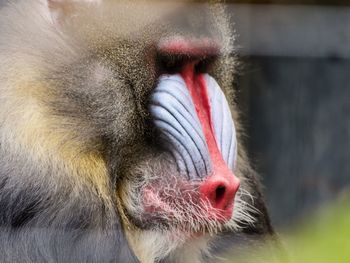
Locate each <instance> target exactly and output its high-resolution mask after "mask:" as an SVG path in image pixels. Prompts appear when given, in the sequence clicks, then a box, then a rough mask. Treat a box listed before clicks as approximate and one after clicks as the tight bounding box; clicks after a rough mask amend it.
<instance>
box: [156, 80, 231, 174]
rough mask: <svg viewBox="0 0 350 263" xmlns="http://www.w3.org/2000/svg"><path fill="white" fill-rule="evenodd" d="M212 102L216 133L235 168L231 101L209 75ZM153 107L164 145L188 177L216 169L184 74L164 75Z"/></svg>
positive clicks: (157, 89)
mask: <svg viewBox="0 0 350 263" xmlns="http://www.w3.org/2000/svg"><path fill="white" fill-rule="evenodd" d="M205 79H206V81H207V86H208V94H209V97H210V104H211V115H212V124H213V130H214V133H215V134H214V137H215V139H216V141H217V144H218V148H219V150H220V151H221V153H222V155H223V159H224V160H225V162H226V163H227V164H228V166H229V168H230V169H232V170H233V169H234V165H235V164H234V163H235V158H236V150H237V149H236V138H235V137H236V133H235V127H234V124H233V121H232V117H231V113H230V110H229V107H228V103H227V101H226V98H225V96H224V94H223V93H222V91H221V89H220V87H219V86H218V85H217V83H216V81H215V80H214V79H213V78H211V77H210V76H209V75H205ZM149 110H150V113H151V116H152V119H153V123H154V125H155V127H156V128H157V129H158V131H159V134H160V140H161V143H162V145H163V147H164V148H165V149H166V150H167V151H168V152H170V153H171V154H172V156H173V157H174V159H175V160H176V163H177V166H178V169H179V172H180V173H181V174H182V175H184V176H186V177H187V178H188V179H198V178H203V177H205V176H207V175H209V174H211V172H212V163H211V160H210V155H209V150H208V146H207V143H206V140H205V136H204V133H203V130H202V126H201V123H200V121H199V119H198V116H197V113H196V110H195V107H194V104H193V101H192V98H191V96H190V93H189V91H188V89H187V87H186V83H185V81H184V80H183V78H182V77H181V75H179V74H176V75H163V76H161V77H160V79H159V82H158V85H157V87H156V88H155V90H154V92H153V94H152V96H151V99H150V106H149Z"/></svg>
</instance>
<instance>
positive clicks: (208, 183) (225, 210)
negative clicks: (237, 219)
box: [200, 175, 239, 220]
mask: <svg viewBox="0 0 350 263" xmlns="http://www.w3.org/2000/svg"><path fill="white" fill-rule="evenodd" d="M238 188H239V180H238V178H236V177H235V176H232V177H224V176H222V175H214V176H211V177H209V178H207V180H205V181H204V182H203V183H202V185H201V186H200V193H201V197H202V198H203V200H207V201H208V202H209V204H210V207H211V208H212V209H213V210H211V211H212V213H213V215H214V216H217V217H218V218H221V219H225V220H229V219H230V218H231V216H232V212H233V201H234V197H235V194H236V192H237V190H238Z"/></svg>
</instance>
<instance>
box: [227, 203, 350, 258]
mask: <svg viewBox="0 0 350 263" xmlns="http://www.w3.org/2000/svg"><path fill="white" fill-rule="evenodd" d="M310 214H313V215H311V216H309V217H308V218H307V219H305V220H302V222H301V223H299V224H296V226H294V227H291V228H290V229H288V230H287V231H285V232H284V233H282V234H280V237H281V240H282V243H283V247H284V248H285V251H284V250H283V251H281V250H279V249H278V248H271V246H266V247H261V248H255V249H251V248H250V249H249V250H248V251H246V253H244V254H243V255H241V256H240V257H238V258H237V256H235V257H226V258H228V259H229V260H228V261H227V262H228V263H289V262H290V263H314V262H315V263H350V199H349V198H347V199H346V200H344V199H343V201H339V202H337V203H335V204H333V205H329V206H325V207H324V208H322V209H320V210H319V211H317V212H314V213H311V212H310ZM225 262H226V261H225Z"/></svg>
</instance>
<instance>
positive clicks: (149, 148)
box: [50, 1, 251, 238]
mask: <svg viewBox="0 0 350 263" xmlns="http://www.w3.org/2000/svg"><path fill="white" fill-rule="evenodd" d="M51 2H52V3H51V6H50V8H51V10H52V11H53V14H54V16H53V17H54V19H55V21H56V22H55V23H56V27H57V28H58V30H60V31H62V33H63V35H64V36H65V37H68V39H69V41H71V43H72V45H71V46H72V47H76V50H73V51H72V53H73V54H74V55H72V57H68V58H66V59H67V60H68V61H69V63H68V64H69V65H70V66H69V67H66V68H65V70H63V73H61V74H64V75H65V76H64V79H65V80H67V82H66V83H61V84H59V87H58V88H57V90H56V91H54V92H55V93H57V94H56V95H55V98H57V97H61V99H62V100H65V103H62V104H57V103H56V104H54V105H55V110H54V111H55V112H56V114H61V113H62V112H64V115H65V116H67V115H68V116H71V117H72V118H75V115H76V114H77V113H79V114H80V116H84V121H81V123H80V124H79V126H78V129H80V130H81V133H82V136H84V140H86V141H88V144H89V145H90V147H91V148H92V149H94V150H97V151H99V152H101V153H102V155H103V158H104V160H105V162H106V164H107V167H108V173H109V176H110V181H111V182H112V186H113V189H114V191H115V193H116V198H115V202H116V205H117V207H118V210H119V213H120V214H121V215H122V220H123V223H124V225H125V226H127V229H129V230H130V231H131V232H132V231H136V232H137V231H141V232H142V231H146V232H147V231H158V232H162V233H172V234H174V233H176V234H181V233H182V234H184V235H188V236H189V238H190V237H193V236H200V235H201V234H200V233H203V234H202V235H205V233H217V232H219V231H221V230H223V229H235V228H236V227H238V223H239V222H242V221H244V220H248V221H249V220H251V218H250V216H249V214H248V213H247V211H245V210H244V207H245V202H244V201H243V200H241V199H240V194H237V193H241V191H242V190H239V187H240V180H239V179H238V177H240V159H239V158H238V151H237V149H238V144H237V139H236V127H235V126H236V125H237V124H236V123H235V121H234V119H235V116H233V114H232V113H231V109H233V106H232V105H231V103H232V102H233V97H232V90H231V85H232V75H233V73H234V59H233V57H232V51H233V50H232V44H233V43H232V40H233V39H232V33H231V31H230V30H229V27H228V24H229V23H228V20H227V17H226V15H225V12H224V10H223V6H221V5H218V4H203V3H201V4H199V3H192V2H190V1H183V2H181V1H180V2H176V3H168V2H162V1H154V2H152V1H151V2H150V1H125V2H124V1H90V2H84V3H72V4H71V5H66V6H64V7H65V8H64V9H63V8H62V6H60V5H58V6H56V5H55V1H51ZM77 47H79V49H78V48H77ZM76 54H79V56H78V55H76ZM64 64H65V65H67V62H66V61H65V62H64ZM63 68H64V67H63ZM81 98H84V99H83V100H82V99H81ZM67 113H68V114H67ZM79 118H81V117H79ZM242 186H244V182H243V183H242ZM164 231H165V232H164Z"/></svg>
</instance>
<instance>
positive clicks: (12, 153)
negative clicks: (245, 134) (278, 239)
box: [0, 0, 272, 262]
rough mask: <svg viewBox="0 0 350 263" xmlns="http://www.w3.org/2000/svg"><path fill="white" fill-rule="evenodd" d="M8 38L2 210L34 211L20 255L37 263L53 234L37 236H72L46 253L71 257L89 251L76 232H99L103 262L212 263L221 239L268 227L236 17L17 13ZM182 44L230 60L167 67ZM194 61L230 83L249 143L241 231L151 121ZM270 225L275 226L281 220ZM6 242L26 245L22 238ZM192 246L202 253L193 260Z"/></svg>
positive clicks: (9, 15)
mask: <svg viewBox="0 0 350 263" xmlns="http://www.w3.org/2000/svg"><path fill="white" fill-rule="evenodd" d="M0 35H1V38H0V105H1V106H0V166H1V167H3V168H0V176H1V187H2V188H1V191H2V194H0V204H3V207H5V208H6V207H12V206H11V205H12V204H13V203H15V202H16V201H15V200H21V201H20V203H19V204H18V205H19V206H20V207H21V209H19V211H20V212H18V214H19V216H17V224H18V226H21V227H24V226H27V225H30V226H31V227H32V228H30V229H29V230H28V231H27V230H25V231H27V232H25V233H23V244H22V245H23V246H22V248H23V247H24V249H23V251H22V252H16V253H19V255H22V254H23V255H27V254H26V253H27V252H26V251H29V250H30V249H31V248H30V247H28V246H27V245H26V244H27V243H29V242H34V241H33V240H37V239H38V236H41V235H44V234H43V233H42V231H36V230H37V229H40V228H43V229H44V230H45V229H50V228H52V227H54V228H55V229H56V230H57V231H59V233H60V234H59V235H57V236H55V237H52V236H51V235H44V236H45V238H46V239H45V238H43V240H46V241H48V242H49V241H50V240H51V241H52V239H54V240H55V242H57V243H58V244H61V243H62V242H63V243H64V242H66V243H67V244H71V243H74V242H77V241H76V239H75V236H74V234H72V233H71V232H70V230H71V229H73V230H72V231H73V232H74V230H76V231H77V233H78V232H79V230H81V229H87V230H88V231H86V232H85V234H79V235H80V237H81V238H82V239H85V240H86V242H88V244H89V245H88V246H85V248H86V250H88V248H94V243H93V242H98V240H100V242H101V244H103V245H104V246H105V248H104V249H103V250H101V251H100V252H99V253H97V252H96V251H95V250H94V249H91V251H93V252H90V254H91V258H92V260H96V262H102V261H103V260H102V259H106V260H109V259H110V258H109V257H108V256H107V255H111V258H113V256H114V254H115V251H114V250H113V249H114V248H115V247H118V246H119V247H121V248H120V250H121V251H123V253H124V254H123V253H120V254H121V255H126V256H125V257H129V258H130V262H131V258H134V257H133V256H132V254H133V253H136V255H137V256H138V258H139V259H140V260H141V261H142V262H156V261H157V260H161V259H165V258H167V257H168V258H171V259H172V260H174V261H177V262H196V261H198V262H200V261H201V253H205V252H206V251H207V252H208V251H209V250H210V247H211V242H212V241H213V240H214V239H215V238H216V237H218V236H219V235H220V234H221V233H223V232H230V231H231V232H241V231H243V229H245V228H251V227H253V226H254V225H255V224H256V222H260V223H261V219H260V217H259V213H261V211H259V210H260V203H259V202H260V201H259V200H260V198H261V196H260V189H259V188H258V186H257V185H258V183H257V181H256V179H255V174H254V172H253V171H252V169H251V167H250V166H249V164H248V161H247V158H246V154H245V152H244V150H243V146H242V144H241V137H242V131H241V127H240V124H239V121H240V117H239V114H238V110H237V109H236V105H234V103H233V102H234V98H235V94H234V90H233V88H232V83H233V76H234V74H235V64H236V62H235V57H234V55H233V54H234V38H233V34H232V32H231V30H230V26H229V18H228V16H227V14H226V13H225V11H224V6H223V5H222V4H217V3H213V4H198V3H192V2H191V1H183V2H181V1H180V2H176V3H167V2H162V1H154V2H153V1H112V0H105V1H102V0H101V1H83V0H81V1H68V0H61V1H60V0H51V1H44V0H38V1H35V0H28V1H27V0H26V1H17V2H14V3H11V4H9V5H8V6H7V7H5V8H3V9H2V10H1V13H0ZM179 38H180V39H182V38H183V39H185V40H186V39H191V40H192V39H215V41H217V43H219V51H218V52H217V53H216V54H215V55H214V56H204V55H201V54H200V55H198V56H197V57H196V55H194V56H193V57H191V56H190V57H186V56H176V55H171V54H167V55H165V56H164V54H160V53H161V52H159V49H160V43H162V41H167V40H169V39H170V40H171V39H179ZM205 41H206V40H205ZM198 45H199V46H200V44H198ZM191 60H194V61H200V67H201V69H200V70H201V71H203V72H205V73H208V74H210V75H211V76H212V77H213V78H214V79H215V80H216V81H217V83H218V85H219V86H220V88H221V89H222V91H223V93H224V94H225V95H226V99H227V101H228V102H229V104H230V105H229V107H230V109H231V112H232V118H233V120H234V123H235V127H236V131H237V149H238V153H237V160H236V166H235V171H234V174H235V176H237V177H238V178H239V179H240V181H241V186H240V188H239V190H238V192H237V194H236V197H235V199H234V212H233V215H232V218H231V219H229V220H226V219H225V220H224V219H222V218H220V212H215V211H214V212H213V210H215V209H213V208H212V207H211V204H210V202H209V201H208V200H206V199H203V198H202V197H201V196H200V194H199V188H200V185H201V183H202V182H203V181H204V179H203V178H198V179H197V180H188V178H185V177H184V176H182V175H181V174H180V173H179V169H178V168H179V167H178V165H177V163H176V160H174V156H172V155H171V154H170V153H169V151H166V150H165V148H164V144H163V141H162V140H160V139H159V137H158V136H159V131H158V130H157V129H156V128H155V127H154V124H153V122H152V115H151V114H150V110H149V104H150V97H151V95H152V93H153V91H154V89H155V88H156V87H157V85H158V82H159V78H160V77H161V76H162V75H163V74H174V72H175V73H176V72H177V71H178V67H181V66H183V65H184V63H187V62H188V61H191ZM14 120H16V121H14ZM247 174H249V176H247ZM9 189H16V190H15V191H14V192H12V193H11V194H8V193H7V192H6V191H8V190H9ZM256 189H257V190H256ZM23 192H25V193H26V194H27V198H24V199H22V197H23ZM257 200H258V201H257ZM1 202H2V203H1ZM255 202H257V204H258V205H255V204H256V203H255ZM262 206H263V205H262ZM263 207H264V206H263ZM8 211H14V212H13V213H11V212H8V214H5V215H2V218H1V219H0V222H1V226H3V227H4V228H5V229H6V228H7V227H9V226H10V225H11V226H13V224H14V222H15V218H16V214H15V212H16V211H15V210H13V209H12V208H11V209H10V208H9V210H8ZM263 212H264V213H265V211H263ZM210 213H213V214H215V215H217V216H215V217H209V216H208V214H210ZM261 224H262V225H265V224H266V225H268V228H269V227H270V226H269V222H268V219H266V222H263V223H261ZM66 229H68V230H69V231H68V233H69V234H66V232H65V231H66ZM269 231H270V230H269ZM271 231H272V230H271ZM39 232H40V235H39V234H38V233H39ZM44 232H45V231H44ZM79 233H80V232H79ZM96 233H98V234H97V235H95V234H96ZM2 235H3V239H6V238H13V235H12V230H11V228H10V230H5V231H4V233H3V234H2ZM79 235H78V236H79ZM24 236H27V237H28V238H27V239H25V238H24ZM124 236H126V237H127V238H128V240H129V245H130V246H131V250H130V251H129V249H128V246H129V245H128V243H127V242H126V241H125V242H124V243H123V242H121V243H122V244H123V246H121V245H120V243H118V241H116V240H123V238H124ZM92 237H93V238H92ZM95 237H96V240H95V241H92V240H93V239H94V238H95ZM29 239H30V240H32V241H28V240H29ZM70 242H71V243H70ZM34 243H35V242H34ZM34 243H33V244H34ZM74 244H75V243H74ZM189 244H192V248H193V249H194V248H195V249H196V251H197V252H195V253H193V254H194V255H195V256H188V257H187V256H186V257H187V258H185V255H190V254H191V253H187V252H186V251H187V250H186V249H187V248H186V246H188V245H189ZM19 247H20V248H21V245H20V246H19ZM58 247H60V246H58ZM62 247H63V248H62V249H61V250H60V248H57V251H56V250H55V252H52V251H51V250H49V249H48V250H47V251H44V252H42V253H43V254H44V255H43V258H45V257H46V256H47V255H53V254H55V255H59V254H60V253H62V254H64V253H65V252H66V251H69V247H66V248H65V247H64V246H62ZM81 247H84V245H81ZM6 250H7V251H13V248H12V247H11V248H10V245H8V246H5V247H4V253H3V254H4V255H5V256H4V257H5V260H8V261H10V260H11V259H12V258H13V254H11V253H10V252H6ZM111 251H112V252H111ZM116 251H117V250H116ZM21 253H22V254H21ZM40 253H41V252H40ZM40 253H39V254H40ZM208 253H209V252H208ZM28 254H29V252H28ZM88 254H89V252H88V253H86V255H88ZM86 255H78V256H76V259H77V260H78V261H79V260H81V261H84V259H85V256H86ZM112 255H113V256H112ZM47 257H48V258H49V259H50V256H47ZM194 257H196V258H194ZM28 258H30V256H28ZM58 258H59V259H61V260H64V258H63V257H62V258H60V257H58ZM56 259H57V258H56ZM99 260H102V261H99Z"/></svg>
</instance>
